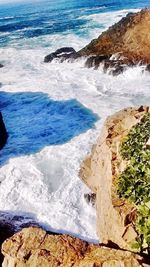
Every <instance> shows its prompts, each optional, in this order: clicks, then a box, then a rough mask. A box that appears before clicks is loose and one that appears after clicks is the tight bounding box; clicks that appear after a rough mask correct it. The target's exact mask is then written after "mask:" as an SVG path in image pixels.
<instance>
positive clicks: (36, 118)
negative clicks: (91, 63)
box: [0, 0, 150, 241]
mask: <svg viewBox="0 0 150 267" xmlns="http://www.w3.org/2000/svg"><path fill="white" fill-rule="evenodd" d="M144 7H150V2H149V0H144V1H141V0H130V1H129V0H124V1H122V0H115V1H114V0H101V1H100V0H79V1H75V0H70V1H68V0H65V1H64V0H55V1H53V0H51V1H50V0H47V1H46V0H44V1H32V2H26V3H24V2H22V3H11V4H4V3H3V4H2V3H1V4H0V63H2V64H4V68H1V69H0V90H1V92H0V109H1V111H2V113H3V117H4V120H5V123H6V127H7V130H8V133H9V139H8V142H7V145H6V146H5V148H4V149H3V150H2V151H0V168H1V170H0V211H1V212H3V213H2V214H3V216H7V214H13V215H23V216H25V221H26V220H27V216H29V217H31V218H32V217H33V218H34V219H35V220H37V221H38V222H39V223H40V224H41V225H44V226H45V227H46V229H50V230H53V231H56V232H62V233H64V232H66V233H71V234H73V235H76V236H79V237H81V238H83V239H86V240H91V241H92V240H94V241H97V236H96V214H95V209H94V208H93V207H91V206H90V205H88V204H87V203H86V202H85V200H84V193H87V192H90V190H89V189H88V188H87V187H86V185H84V184H83V183H82V181H81V180H80V179H79V176H78V172H79V168H80V163H81V162H82V160H83V159H84V158H85V156H86V155H87V153H89V152H90V150H91V147H92V145H93V144H94V143H95V142H96V139H97V137H98V136H99V134H100V130H101V127H102V123H103V121H104V120H105V118H106V116H108V115H110V114H112V113H113V112H115V111H118V110H120V109H122V108H124V107H127V106H135V105H139V104H140V105H144V104H148V103H149V102H150V75H149V73H148V72H146V71H145V70H144V67H141V66H136V67H133V68H129V69H127V70H126V71H125V72H124V73H123V74H121V75H119V76H117V77H113V76H111V75H109V74H108V73H105V74H104V73H103V71H102V69H101V67H100V68H99V69H98V70H94V69H86V68H85V67H84V59H80V60H77V61H76V62H74V63H70V62H64V63H59V62H58V61H54V62H52V63H51V64H45V63H44V62H43V59H44V56H45V55H47V54H49V53H51V52H53V51H55V50H56V49H57V48H60V47H63V46H72V47H74V48H75V49H76V50H78V49H80V48H82V47H84V46H85V45H86V44H88V43H89V42H90V40H91V39H93V38H96V37H98V35H99V34H100V33H101V32H102V31H104V30H105V29H107V28H108V27H109V26H111V25H112V24H114V23H115V22H117V21H119V20H120V19H121V18H122V17H123V16H125V15H126V14H127V13H128V12H136V11H138V10H140V9H141V8H144Z"/></svg>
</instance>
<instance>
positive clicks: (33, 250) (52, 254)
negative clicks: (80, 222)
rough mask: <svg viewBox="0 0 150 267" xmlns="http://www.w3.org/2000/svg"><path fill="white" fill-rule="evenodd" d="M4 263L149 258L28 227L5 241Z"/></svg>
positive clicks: (102, 263) (66, 266)
mask: <svg viewBox="0 0 150 267" xmlns="http://www.w3.org/2000/svg"><path fill="white" fill-rule="evenodd" d="M2 253H3V254H4V256H5V258H4V262H3V265H2V266H3V267H57V266H61V267H121V266H124V267H128V266H129V267H131V266H132V267H140V266H143V267H144V266H146V265H144V264H147V266H150V265H148V262H147V261H146V259H144V258H143V257H142V256H139V255H136V254H134V253H131V252H129V251H122V250H116V249H113V248H107V247H104V246H99V245H92V244H88V243H87V242H85V241H82V240H80V239H78V238H75V237H71V236H68V235H49V234H47V233H46V232H45V231H43V230H42V229H40V228H33V227H31V228H25V229H23V230H22V231H21V232H19V233H17V234H15V235H14V236H12V237H11V238H9V239H7V240H6V241H5V242H4V243H3V245H2Z"/></svg>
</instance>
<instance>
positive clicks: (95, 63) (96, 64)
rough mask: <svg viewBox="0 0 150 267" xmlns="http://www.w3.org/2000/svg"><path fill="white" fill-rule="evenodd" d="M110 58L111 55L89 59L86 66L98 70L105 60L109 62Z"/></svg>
mask: <svg viewBox="0 0 150 267" xmlns="http://www.w3.org/2000/svg"><path fill="white" fill-rule="evenodd" d="M110 57H111V55H109V56H107V55H100V56H92V57H89V58H88V59H87V60H86V62H85V66H86V67H87V68H92V67H94V68H95V69H97V68H98V67H99V65H100V63H102V62H104V60H108V59H109V58H110Z"/></svg>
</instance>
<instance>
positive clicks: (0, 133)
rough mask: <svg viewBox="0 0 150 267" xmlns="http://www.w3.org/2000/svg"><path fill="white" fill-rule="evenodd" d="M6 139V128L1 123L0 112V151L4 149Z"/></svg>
mask: <svg viewBox="0 0 150 267" xmlns="http://www.w3.org/2000/svg"><path fill="white" fill-rule="evenodd" d="M7 138H8V134H7V131H6V127H5V124H4V121H3V117H2V113H1V112H0V149H2V148H3V147H4V145H5V144H6V141H7Z"/></svg>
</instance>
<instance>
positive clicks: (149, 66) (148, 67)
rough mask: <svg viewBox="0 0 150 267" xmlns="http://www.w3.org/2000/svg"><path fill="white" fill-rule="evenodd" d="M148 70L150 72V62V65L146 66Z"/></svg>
mask: <svg viewBox="0 0 150 267" xmlns="http://www.w3.org/2000/svg"><path fill="white" fill-rule="evenodd" d="M146 71H149V72H150V64H148V65H147V66H146Z"/></svg>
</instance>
